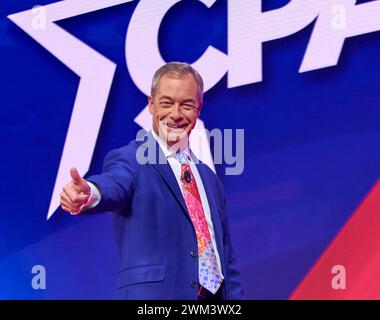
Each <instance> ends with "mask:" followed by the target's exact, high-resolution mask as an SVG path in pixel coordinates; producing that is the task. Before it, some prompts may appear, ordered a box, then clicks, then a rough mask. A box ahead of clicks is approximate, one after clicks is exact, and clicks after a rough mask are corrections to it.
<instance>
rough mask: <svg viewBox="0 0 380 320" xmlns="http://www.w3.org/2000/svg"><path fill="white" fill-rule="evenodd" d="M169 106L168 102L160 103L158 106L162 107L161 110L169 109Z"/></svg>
mask: <svg viewBox="0 0 380 320" xmlns="http://www.w3.org/2000/svg"><path fill="white" fill-rule="evenodd" d="M171 105H172V104H171V103H170V102H161V103H160V106H161V107H163V108H170V107H171Z"/></svg>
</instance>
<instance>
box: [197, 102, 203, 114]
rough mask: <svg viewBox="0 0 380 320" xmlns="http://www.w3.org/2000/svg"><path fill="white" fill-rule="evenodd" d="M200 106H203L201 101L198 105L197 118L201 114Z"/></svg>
mask: <svg viewBox="0 0 380 320" xmlns="http://www.w3.org/2000/svg"><path fill="white" fill-rule="evenodd" d="M202 106H203V101H201V102H199V105H198V118H199V116H200V114H201V111H202Z"/></svg>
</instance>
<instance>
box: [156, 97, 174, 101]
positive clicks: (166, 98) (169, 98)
mask: <svg viewBox="0 0 380 320" xmlns="http://www.w3.org/2000/svg"><path fill="white" fill-rule="evenodd" d="M159 100H160V101H161V100H170V101H173V98H171V97H168V96H161V97H160V99H159Z"/></svg>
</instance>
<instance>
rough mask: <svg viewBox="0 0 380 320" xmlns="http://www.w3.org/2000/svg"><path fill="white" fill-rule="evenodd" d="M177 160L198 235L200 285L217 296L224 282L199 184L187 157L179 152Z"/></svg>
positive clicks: (186, 200) (183, 188) (187, 204)
mask: <svg viewBox="0 0 380 320" xmlns="http://www.w3.org/2000/svg"><path fill="white" fill-rule="evenodd" d="M176 159H177V160H178V161H179V162H180V163H181V183H182V190H183V194H184V198H185V202H186V206H187V209H188V211H189V214H190V218H191V221H192V222H193V225H194V229H195V232H196V235H197V242H198V256H199V284H200V285H201V286H202V287H203V288H205V289H207V290H208V291H210V292H211V293H213V294H215V293H216V291H218V289H219V287H220V285H221V284H222V282H223V276H222V274H221V272H220V268H219V266H218V263H217V259H216V254H215V249H214V246H213V244H212V241H211V236H210V231H209V229H208V225H207V221H206V217H205V214H204V211H203V207H202V201H201V197H200V195H199V191H198V187H197V183H196V181H195V179H194V176H193V173H192V172H191V169H190V165H189V163H188V161H187V159H186V156H185V155H184V154H183V153H181V152H177V153H176Z"/></svg>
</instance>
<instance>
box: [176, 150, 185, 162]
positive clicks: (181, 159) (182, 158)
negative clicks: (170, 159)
mask: <svg viewBox="0 0 380 320" xmlns="http://www.w3.org/2000/svg"><path fill="white" fill-rule="evenodd" d="M175 158H176V159H177V161H178V162H179V163H181V164H184V163H187V162H188V159H187V156H186V155H185V154H184V153H183V152H180V151H178V152H176V154H175Z"/></svg>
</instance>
